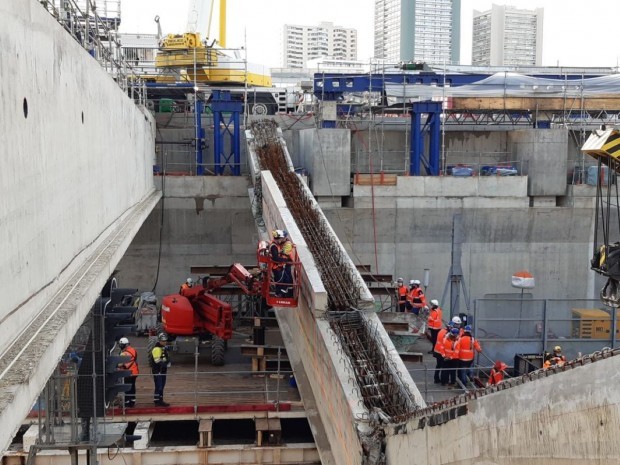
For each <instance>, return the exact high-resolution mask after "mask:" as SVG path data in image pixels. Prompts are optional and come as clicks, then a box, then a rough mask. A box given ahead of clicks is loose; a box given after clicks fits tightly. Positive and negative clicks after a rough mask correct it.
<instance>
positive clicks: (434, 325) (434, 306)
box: [426, 299, 443, 354]
mask: <svg viewBox="0 0 620 465" xmlns="http://www.w3.org/2000/svg"><path fill="white" fill-rule="evenodd" d="M442 313H443V312H442V311H441V307H440V306H439V302H438V301H437V299H433V300H431V309H430V313H429V314H428V320H427V322H426V325H427V327H428V339H429V340H430V341H431V350H430V351H429V352H428V353H429V354H432V353H433V351H434V349H435V344H436V343H437V335H438V334H439V331H441V326H442V325H443V323H442V321H441V319H442V317H443V315H442Z"/></svg>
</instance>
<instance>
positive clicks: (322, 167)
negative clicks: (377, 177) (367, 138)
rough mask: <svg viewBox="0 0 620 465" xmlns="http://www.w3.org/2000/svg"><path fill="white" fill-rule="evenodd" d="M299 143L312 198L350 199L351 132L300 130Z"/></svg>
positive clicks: (343, 130)
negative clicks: (343, 197) (334, 197)
mask: <svg viewBox="0 0 620 465" xmlns="http://www.w3.org/2000/svg"><path fill="white" fill-rule="evenodd" d="M299 141H300V147H299V152H300V156H301V158H302V159H303V160H304V161H305V167H306V169H307V170H308V174H309V176H310V190H311V191H312V194H313V195H319V196H348V195H350V193H351V188H350V181H351V132H350V131H349V130H348V129H320V130H315V129H304V130H302V131H299Z"/></svg>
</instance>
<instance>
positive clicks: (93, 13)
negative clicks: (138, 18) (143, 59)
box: [40, 0, 146, 105]
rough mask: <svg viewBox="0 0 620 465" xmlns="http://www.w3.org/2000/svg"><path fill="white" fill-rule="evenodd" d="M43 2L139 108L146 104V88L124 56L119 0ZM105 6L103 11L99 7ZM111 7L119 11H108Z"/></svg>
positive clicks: (57, 0) (60, 0) (49, 0)
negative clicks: (116, 6)
mask: <svg viewBox="0 0 620 465" xmlns="http://www.w3.org/2000/svg"><path fill="white" fill-rule="evenodd" d="M40 3H41V5H42V6H43V7H44V8H45V9H46V10H47V11H48V12H49V13H50V14H51V15H52V16H53V17H54V18H55V19H56V20H57V21H58V22H59V23H60V24H61V25H62V27H63V28H64V29H65V30H66V31H67V32H68V33H69V34H70V35H71V36H72V37H73V38H74V39H75V40H76V41H77V42H78V43H79V44H80V45H81V46H82V47H83V48H84V49H85V50H86V51H87V52H88V53H89V54H90V55H91V56H92V57H93V58H95V59H96V60H97V61H98V62H99V64H100V65H101V67H102V68H104V69H105V70H106V71H107V72H108V73H109V74H110V75H111V76H112V78H113V79H114V80H115V81H116V83H117V84H118V85H119V87H120V88H121V89H122V90H123V91H124V92H125V93H127V95H129V97H130V98H131V99H132V100H134V101H135V102H136V103H137V104H139V105H145V104H146V85H145V83H144V81H143V80H142V78H141V77H140V75H139V74H138V73H137V72H136V70H134V69H133V67H132V66H131V64H129V63H128V62H127V61H126V60H125V59H124V58H123V56H122V53H121V44H120V41H119V40H118V26H119V24H120V2H118V0H114V1H113V0H109V1H107V0H106V1H103V2H98V3H99V5H98V4H97V2H95V1H94V0H79V1H78V0H42V1H41V2H40ZM102 3H103V8H99V7H98V6H101V5H102ZM109 5H113V6H115V5H118V8H108V6H109ZM100 11H103V13H104V15H105V16H102V15H101V14H100V13H99V12H100Z"/></svg>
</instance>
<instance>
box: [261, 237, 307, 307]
mask: <svg viewBox="0 0 620 465" xmlns="http://www.w3.org/2000/svg"><path fill="white" fill-rule="evenodd" d="M256 255H257V257H256V258H257V261H258V266H259V267H260V268H261V270H262V271H263V275H264V277H263V283H262V287H263V289H262V292H261V293H262V295H263V297H264V298H265V301H266V302H267V305H269V306H271V307H297V305H298V303H299V289H300V287H301V262H300V261H299V258H298V256H297V251H296V250H295V248H293V260H292V261H290V262H288V263H286V264H284V265H282V264H281V263H276V262H274V261H273V260H272V259H271V257H270V256H269V244H268V243H267V242H266V241H260V242H259V243H258V248H257V252H256ZM277 266H284V267H285V271H284V272H283V273H282V279H281V280H280V281H279V282H278V281H276V279H275V274H274V269H275V267H277Z"/></svg>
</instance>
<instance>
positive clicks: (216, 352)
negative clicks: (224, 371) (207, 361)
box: [211, 336, 226, 367]
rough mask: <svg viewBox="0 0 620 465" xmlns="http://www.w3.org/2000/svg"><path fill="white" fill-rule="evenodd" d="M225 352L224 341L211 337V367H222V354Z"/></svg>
mask: <svg viewBox="0 0 620 465" xmlns="http://www.w3.org/2000/svg"><path fill="white" fill-rule="evenodd" d="M225 352H226V344H225V343H224V339H220V338H219V337H216V336H213V340H212V341H211V365H213V366H216V367H221V366H224V353H225Z"/></svg>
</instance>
